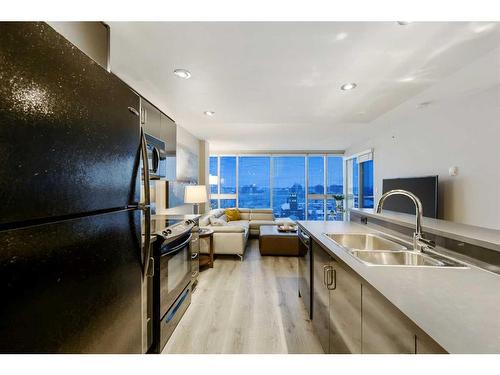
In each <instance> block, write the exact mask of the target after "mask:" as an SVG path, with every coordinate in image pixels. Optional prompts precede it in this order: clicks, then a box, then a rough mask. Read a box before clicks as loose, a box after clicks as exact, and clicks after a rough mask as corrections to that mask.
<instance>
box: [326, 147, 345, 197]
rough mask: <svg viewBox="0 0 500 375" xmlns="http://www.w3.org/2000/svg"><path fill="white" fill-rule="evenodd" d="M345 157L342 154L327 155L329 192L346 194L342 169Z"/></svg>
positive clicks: (327, 191)
mask: <svg viewBox="0 0 500 375" xmlns="http://www.w3.org/2000/svg"><path fill="white" fill-rule="evenodd" d="M342 163H343V158H342V157H341V156H328V157H327V163H326V165H327V174H326V176H327V181H326V186H327V188H326V193H327V194H338V195H341V194H344V173H343V171H342Z"/></svg>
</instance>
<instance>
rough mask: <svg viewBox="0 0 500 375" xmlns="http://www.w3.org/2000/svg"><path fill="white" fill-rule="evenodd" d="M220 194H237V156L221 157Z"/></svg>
mask: <svg viewBox="0 0 500 375" xmlns="http://www.w3.org/2000/svg"><path fill="white" fill-rule="evenodd" d="M220 194H236V156H221V157H220ZM235 206H236V205H235ZM233 207H234V206H233Z"/></svg>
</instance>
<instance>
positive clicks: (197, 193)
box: [184, 185, 207, 203]
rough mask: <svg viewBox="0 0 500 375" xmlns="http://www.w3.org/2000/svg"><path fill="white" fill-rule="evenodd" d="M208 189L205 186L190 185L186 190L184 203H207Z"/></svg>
mask: <svg viewBox="0 0 500 375" xmlns="http://www.w3.org/2000/svg"><path fill="white" fill-rule="evenodd" d="M206 201H207V188H206V186H205V185H189V186H186V188H185V189H184V203H205V202H206Z"/></svg>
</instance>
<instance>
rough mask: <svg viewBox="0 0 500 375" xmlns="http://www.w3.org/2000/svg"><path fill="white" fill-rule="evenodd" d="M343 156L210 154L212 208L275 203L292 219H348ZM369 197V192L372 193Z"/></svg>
mask: <svg viewBox="0 0 500 375" xmlns="http://www.w3.org/2000/svg"><path fill="white" fill-rule="evenodd" d="M343 167H344V165H343V158H342V157H341V156H338V155H320V154H311V155H247V156H236V155H220V156H211V157H210V165H209V168H210V206H211V208H228V207H241V208H271V209H272V210H273V214H274V216H275V217H289V218H291V219H292V220H344V197H343V193H344V176H343V171H344V168H343ZM367 196H368V195H367Z"/></svg>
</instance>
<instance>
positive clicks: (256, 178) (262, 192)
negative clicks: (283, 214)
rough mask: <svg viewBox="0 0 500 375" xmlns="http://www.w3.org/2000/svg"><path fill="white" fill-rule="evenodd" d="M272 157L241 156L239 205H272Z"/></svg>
mask: <svg viewBox="0 0 500 375" xmlns="http://www.w3.org/2000/svg"><path fill="white" fill-rule="evenodd" d="M270 179H271V158H270V157H269V156H240V157H239V161H238V207H244V208H270V207H271V189H270Z"/></svg>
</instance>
